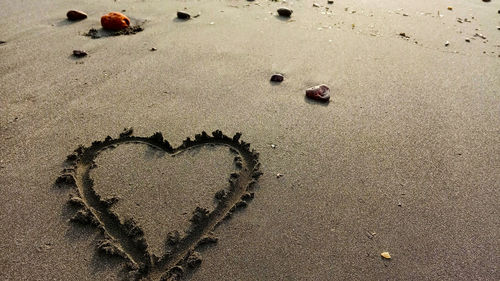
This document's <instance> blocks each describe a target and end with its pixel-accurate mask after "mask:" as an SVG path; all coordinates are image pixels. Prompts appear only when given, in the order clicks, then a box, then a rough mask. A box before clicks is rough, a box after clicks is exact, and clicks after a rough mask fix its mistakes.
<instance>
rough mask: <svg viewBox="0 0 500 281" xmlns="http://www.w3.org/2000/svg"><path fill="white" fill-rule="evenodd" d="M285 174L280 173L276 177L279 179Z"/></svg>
mask: <svg viewBox="0 0 500 281" xmlns="http://www.w3.org/2000/svg"><path fill="white" fill-rule="evenodd" d="M283 176H284V175H283V174H280V173H278V174H276V178H277V179H279V178H281V177H283Z"/></svg>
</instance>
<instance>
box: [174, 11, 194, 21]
mask: <svg viewBox="0 0 500 281" xmlns="http://www.w3.org/2000/svg"><path fill="white" fill-rule="evenodd" d="M177 18H179V19H181V20H188V19H190V18H191V15H190V14H189V13H187V12H183V11H178V12H177Z"/></svg>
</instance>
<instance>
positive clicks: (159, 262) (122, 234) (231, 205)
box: [56, 130, 262, 280]
mask: <svg viewBox="0 0 500 281" xmlns="http://www.w3.org/2000/svg"><path fill="white" fill-rule="evenodd" d="M240 137H241V133H236V134H235V135H234V136H233V137H232V138H231V137H228V136H226V135H224V134H223V133H222V132H221V131H219V130H216V131H214V132H213V133H212V135H211V136H210V135H208V134H207V133H206V132H204V131H203V132H202V133H201V134H197V135H195V139H194V140H191V139H190V138H189V137H188V138H186V140H184V141H183V143H182V144H181V145H180V146H179V147H177V148H173V147H172V146H171V145H170V144H169V142H168V141H166V140H164V139H163V135H162V134H161V133H160V132H157V133H155V134H154V135H152V136H150V137H137V136H133V135H132V130H125V131H124V132H123V133H121V134H120V136H119V138H116V139H114V138H112V137H110V136H108V137H106V138H105V140H104V141H94V142H93V143H92V144H91V146H89V147H84V146H79V147H78V148H77V149H76V150H75V151H74V153H72V154H70V155H68V157H67V159H66V164H67V167H66V168H65V169H63V171H62V173H61V175H60V176H59V177H58V178H57V180H56V185H57V186H59V187H64V186H67V187H71V188H73V189H74V190H75V191H76V193H77V194H76V195H71V196H70V199H69V201H68V203H69V204H71V205H73V206H76V207H78V208H79V210H78V211H77V212H76V214H75V215H74V216H73V217H72V218H71V219H70V221H73V222H77V223H82V224H90V225H94V226H96V227H97V228H98V229H99V230H100V231H101V233H102V235H103V237H104V239H103V240H102V241H101V242H100V243H99V244H98V245H97V248H98V250H99V251H100V252H103V253H105V254H108V255H116V256H120V257H122V258H124V259H125V260H126V266H125V269H126V271H127V272H128V273H127V277H128V279H132V280H179V279H181V278H182V277H183V276H185V274H186V271H187V270H192V269H194V268H196V267H198V266H199V265H200V263H201V256H200V254H199V252H197V251H196V250H197V249H198V248H199V247H200V246H203V245H206V244H212V243H216V242H217V238H216V237H215V236H214V235H213V233H212V231H214V230H215V229H216V228H217V227H218V226H219V225H220V224H221V223H222V222H223V221H224V220H226V219H228V218H230V217H231V215H232V213H234V212H235V211H236V210H237V209H240V208H244V207H246V206H247V204H248V202H249V201H251V200H252V199H253V197H254V193H253V191H254V190H255V188H257V187H258V179H259V177H260V176H261V175H262V172H261V171H260V162H259V160H258V158H259V154H258V153H257V152H256V151H255V150H253V149H252V150H250V144H248V143H245V142H244V141H240ZM127 143H129V144H130V143H134V144H145V145H148V146H150V147H153V148H155V149H158V150H162V151H164V152H166V153H167V154H169V155H171V156H175V155H177V154H180V153H183V152H185V151H188V150H189V149H193V148H196V147H202V146H206V145H210V146H226V147H229V149H230V151H231V152H233V153H235V154H237V156H235V157H234V164H235V166H236V167H237V168H238V172H236V173H232V174H231V175H230V177H229V186H228V188H224V189H222V190H219V191H217V192H216V193H215V195H214V197H215V200H216V202H217V203H216V207H215V208H214V209H213V210H212V211H209V210H207V209H204V208H200V207H196V209H195V210H194V212H193V216H192V218H191V219H190V221H191V226H190V227H189V229H188V230H187V231H186V232H185V235H184V236H182V237H181V235H180V234H179V232H178V231H172V232H169V233H168V235H167V238H166V241H165V242H166V245H168V246H169V250H166V251H165V254H164V255H163V256H161V257H158V256H156V255H154V254H151V253H150V252H149V251H148V244H147V242H146V239H145V238H144V232H143V230H142V229H141V228H140V226H139V225H138V224H137V223H136V222H135V221H134V220H133V219H132V218H129V219H126V220H124V219H121V218H120V216H119V215H118V214H116V213H115V212H113V211H112V210H111V207H112V206H113V204H115V203H116V202H117V201H118V198H116V197H112V198H101V196H100V195H99V194H98V193H97V192H96V191H95V189H94V181H93V179H92V178H91V177H90V170H91V169H92V168H94V167H96V165H95V162H94V160H95V159H96V158H97V157H98V156H99V154H100V153H101V152H103V151H105V150H106V149H110V148H115V147H117V146H118V145H121V144H127Z"/></svg>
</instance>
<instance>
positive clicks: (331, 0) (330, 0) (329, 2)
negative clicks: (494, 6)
mask: <svg viewBox="0 0 500 281" xmlns="http://www.w3.org/2000/svg"><path fill="white" fill-rule="evenodd" d="M327 3H328V4H330V5H331V4H333V0H328V2H327ZM498 13H499V14H500V10H498Z"/></svg>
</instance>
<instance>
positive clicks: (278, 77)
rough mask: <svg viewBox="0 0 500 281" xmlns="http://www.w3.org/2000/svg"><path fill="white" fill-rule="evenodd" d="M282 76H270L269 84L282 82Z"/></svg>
mask: <svg viewBox="0 0 500 281" xmlns="http://www.w3.org/2000/svg"><path fill="white" fill-rule="evenodd" d="M283 79H284V77H283V74H279V73H278V74H273V76H271V82H283Z"/></svg>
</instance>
